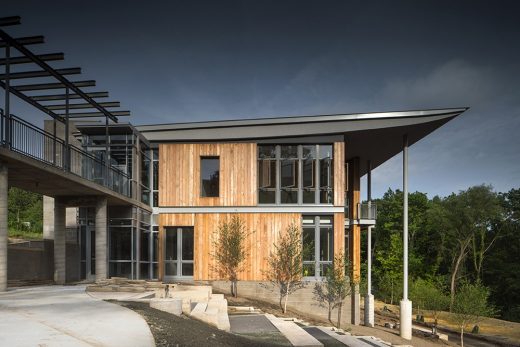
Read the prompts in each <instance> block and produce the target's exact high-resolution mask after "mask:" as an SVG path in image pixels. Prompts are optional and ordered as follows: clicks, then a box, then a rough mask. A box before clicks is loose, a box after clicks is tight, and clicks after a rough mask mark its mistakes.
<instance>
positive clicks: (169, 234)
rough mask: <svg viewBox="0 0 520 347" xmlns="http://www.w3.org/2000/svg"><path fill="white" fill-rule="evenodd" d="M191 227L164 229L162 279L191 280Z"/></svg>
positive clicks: (192, 236)
mask: <svg viewBox="0 0 520 347" xmlns="http://www.w3.org/2000/svg"><path fill="white" fill-rule="evenodd" d="M193 241H194V232H193V227H166V228H165V240H164V250H165V252H164V279H165V280H172V279H192V278H193V255H194V254H193Z"/></svg>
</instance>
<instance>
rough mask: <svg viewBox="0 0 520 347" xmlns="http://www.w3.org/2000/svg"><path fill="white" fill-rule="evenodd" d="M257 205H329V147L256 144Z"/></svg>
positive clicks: (331, 182)
mask: <svg viewBox="0 0 520 347" xmlns="http://www.w3.org/2000/svg"><path fill="white" fill-rule="evenodd" d="M257 160H258V161H257V162H258V203H259V204H297V205H301V204H332V203H333V197H334V161H333V146H332V145H331V144H320V145H258V159H257Z"/></svg>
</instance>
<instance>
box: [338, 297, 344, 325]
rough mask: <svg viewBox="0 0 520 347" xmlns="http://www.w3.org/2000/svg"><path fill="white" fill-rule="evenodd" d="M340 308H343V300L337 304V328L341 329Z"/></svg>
mask: <svg viewBox="0 0 520 347" xmlns="http://www.w3.org/2000/svg"><path fill="white" fill-rule="evenodd" d="M342 308H343V302H340V303H339V306H338V329H341V311H342Z"/></svg>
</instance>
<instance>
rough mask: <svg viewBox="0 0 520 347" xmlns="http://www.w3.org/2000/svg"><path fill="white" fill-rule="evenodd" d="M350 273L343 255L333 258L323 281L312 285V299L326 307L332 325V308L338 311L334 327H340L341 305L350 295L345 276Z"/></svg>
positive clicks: (347, 279) (348, 283)
mask: <svg viewBox="0 0 520 347" xmlns="http://www.w3.org/2000/svg"><path fill="white" fill-rule="evenodd" d="M348 273H350V266H349V262H348V260H347V258H346V257H345V255H344V254H343V253H341V254H336V255H335V256H334V264H333V266H332V267H330V268H329V269H328V270H327V274H326V276H325V278H324V279H322V280H321V281H319V282H316V283H315V285H314V291H313V293H314V297H315V298H316V300H318V302H319V303H320V305H322V306H327V307H328V310H329V312H328V313H329V314H328V318H329V322H331V323H332V319H331V314H332V310H333V309H334V308H337V309H338V319H337V323H336V327H338V328H339V327H340V326H341V314H342V309H343V303H344V302H345V299H346V298H347V296H348V295H349V294H350V289H351V283H350V280H349V277H348V276H346V275H345V274H348Z"/></svg>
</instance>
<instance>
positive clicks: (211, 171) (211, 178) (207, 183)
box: [200, 157, 220, 198]
mask: <svg viewBox="0 0 520 347" xmlns="http://www.w3.org/2000/svg"><path fill="white" fill-rule="evenodd" d="M219 176H220V159H219V157H201V158H200V196H201V197H207V198H210V197H218V196H219Z"/></svg>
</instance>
